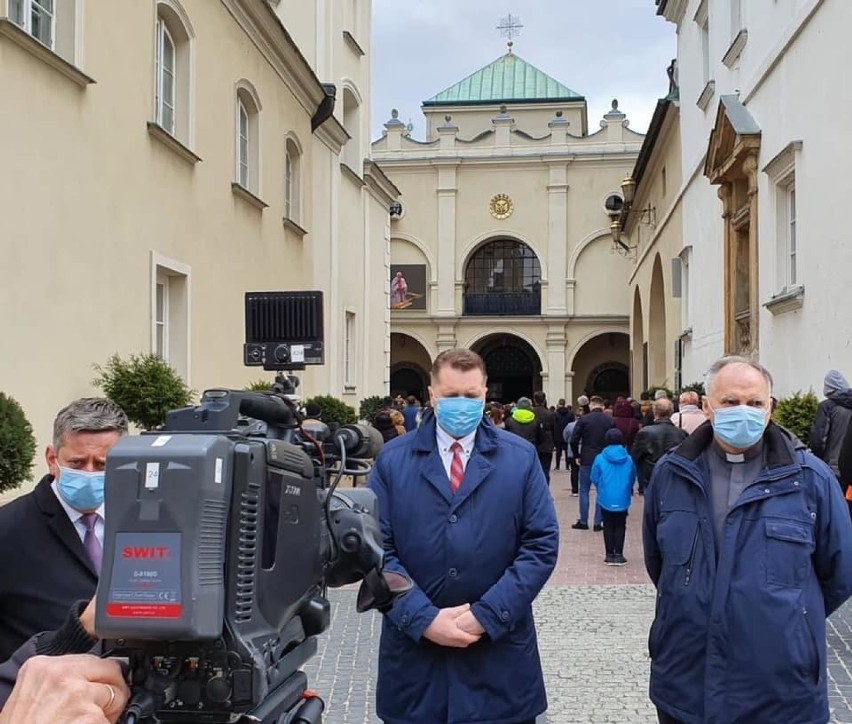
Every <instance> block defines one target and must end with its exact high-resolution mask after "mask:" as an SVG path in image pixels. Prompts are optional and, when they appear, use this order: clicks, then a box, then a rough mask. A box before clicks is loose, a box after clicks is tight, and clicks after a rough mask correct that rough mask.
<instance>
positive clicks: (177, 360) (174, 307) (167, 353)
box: [150, 252, 189, 382]
mask: <svg viewBox="0 0 852 724" xmlns="http://www.w3.org/2000/svg"><path fill="white" fill-rule="evenodd" d="M150 309H151V351H152V352H153V353H154V354H156V355H159V356H160V357H162V358H163V359H164V360H165V361H166V362H168V363H169V364H170V365H171V366H172V367H173V368H174V369H175V371H176V372H177V373H178V374H179V375H180V376H181V377H183V378H184V379H185V380H186V381H187V382H188V381H189V267H188V266H187V265H186V264H182V263H180V262H177V261H172V260H170V259H166V258H165V257H162V256H160V255H159V254H157V253H155V252H152V271H151V308H150Z"/></svg>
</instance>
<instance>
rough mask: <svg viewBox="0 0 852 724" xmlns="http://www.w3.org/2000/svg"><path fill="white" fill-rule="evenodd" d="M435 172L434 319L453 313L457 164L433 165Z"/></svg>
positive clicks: (454, 306) (440, 163)
mask: <svg viewBox="0 0 852 724" xmlns="http://www.w3.org/2000/svg"><path fill="white" fill-rule="evenodd" d="M436 166H437V172H438V262H437V263H438V307H437V309H436V310H435V316H437V317H455V316H456V314H457V312H456V293H455V292H456V196H457V194H458V187H457V184H456V168H457V166H458V163H457V162H455V161H450V162H446V163H442V162H437V163H436Z"/></svg>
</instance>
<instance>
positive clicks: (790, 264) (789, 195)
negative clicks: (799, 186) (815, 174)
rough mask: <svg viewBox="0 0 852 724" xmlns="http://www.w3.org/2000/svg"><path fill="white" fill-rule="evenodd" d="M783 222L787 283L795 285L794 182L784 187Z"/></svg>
mask: <svg viewBox="0 0 852 724" xmlns="http://www.w3.org/2000/svg"><path fill="white" fill-rule="evenodd" d="M785 196H786V209H785V212H786V213H785V222H786V226H787V283H788V284H789V285H790V286H794V285H796V284H797V283H798V282H797V277H798V275H797V273H796V184H795V182H790V184H788V186H787V188H786V194H785Z"/></svg>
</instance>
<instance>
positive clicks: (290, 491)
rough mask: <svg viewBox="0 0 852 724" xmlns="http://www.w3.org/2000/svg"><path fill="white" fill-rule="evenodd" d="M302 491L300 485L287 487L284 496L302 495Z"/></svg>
mask: <svg viewBox="0 0 852 724" xmlns="http://www.w3.org/2000/svg"><path fill="white" fill-rule="evenodd" d="M301 494H302V489H301V488H300V487H299V486H298V485H285V486H284V495H301Z"/></svg>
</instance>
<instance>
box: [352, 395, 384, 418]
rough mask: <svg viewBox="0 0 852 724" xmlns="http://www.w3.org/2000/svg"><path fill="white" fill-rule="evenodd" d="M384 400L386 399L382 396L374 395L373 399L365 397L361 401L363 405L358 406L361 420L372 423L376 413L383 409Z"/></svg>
mask: <svg viewBox="0 0 852 724" xmlns="http://www.w3.org/2000/svg"><path fill="white" fill-rule="evenodd" d="M384 399H385V398H384V396H382V395H373V396H372V397H365V398H364V399H363V400H361V404H360V405H359V406H358V415H359V417H360V419H362V420H367V421H368V422H372V421H373V417H375V415H376V413H377V412H378V411H379V410H380V409H381V408H382V403H383V402H384Z"/></svg>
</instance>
